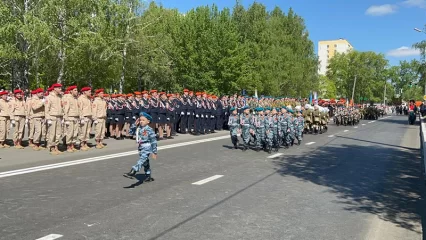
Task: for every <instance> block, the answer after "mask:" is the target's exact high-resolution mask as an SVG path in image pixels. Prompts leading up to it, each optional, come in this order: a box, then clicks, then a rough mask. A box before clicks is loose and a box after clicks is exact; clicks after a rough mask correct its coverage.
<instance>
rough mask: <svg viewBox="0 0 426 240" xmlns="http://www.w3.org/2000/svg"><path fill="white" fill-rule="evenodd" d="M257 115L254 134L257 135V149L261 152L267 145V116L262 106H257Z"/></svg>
mask: <svg viewBox="0 0 426 240" xmlns="http://www.w3.org/2000/svg"><path fill="white" fill-rule="evenodd" d="M256 112H257V115H256V116H253V123H252V125H253V129H254V134H255V135H256V144H255V145H256V151H257V152H259V151H260V149H261V148H262V147H263V146H264V145H265V134H266V133H265V119H266V118H265V116H264V112H263V108H262V107H258V108H256Z"/></svg>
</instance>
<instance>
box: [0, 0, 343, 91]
mask: <svg viewBox="0 0 426 240" xmlns="http://www.w3.org/2000/svg"><path fill="white" fill-rule="evenodd" d="M0 14H1V16H2V17H1V18H0V33H1V35H0V43H1V44H0V84H1V85H3V86H6V87H22V88H27V87H30V88H35V87H46V86H48V85H50V84H52V83H53V82H62V83H64V84H65V85H71V84H77V85H78V86H80V87H81V86H83V85H91V86H93V87H96V88H98V87H104V88H106V89H108V91H114V90H117V91H132V90H141V89H150V88H157V89H160V90H164V91H178V90H182V89H183V88H190V89H193V90H196V91H209V92H212V93H217V94H219V93H235V92H239V91H240V90H241V89H246V90H247V91H248V93H250V94H252V93H254V90H255V89H258V91H259V92H260V93H261V94H265V95H273V96H279V95H286V96H297V97H298V96H304V97H305V96H307V95H308V94H309V91H311V90H314V89H316V88H317V87H316V86H317V85H318V83H319V79H318V75H317V66H318V61H317V57H316V55H315V51H314V44H313V42H312V41H311V40H310V39H309V34H308V32H307V30H306V27H305V24H304V21H303V18H302V17H300V16H299V15H297V14H296V13H295V12H294V11H293V10H292V9H289V10H288V11H287V12H284V11H283V10H282V9H280V8H278V7H276V8H275V9H273V10H272V11H267V10H266V7H265V6H264V5H262V4H260V3H257V2H255V3H253V4H252V5H251V6H249V7H248V8H244V7H243V6H242V5H241V4H240V3H239V1H237V3H236V5H235V6H234V7H233V9H228V8H224V9H218V7H217V6H215V5H213V6H200V7H197V8H194V9H191V10H190V11H188V12H187V13H185V14H182V13H180V12H179V11H178V10H176V9H167V8H164V7H162V6H159V5H157V4H155V3H154V2H151V3H149V4H148V5H143V4H141V2H140V1H137V0H120V1H118V0H98V1H84V0H66V1H65V0H24V1H1V2H0ZM339 86H340V85H339Z"/></svg>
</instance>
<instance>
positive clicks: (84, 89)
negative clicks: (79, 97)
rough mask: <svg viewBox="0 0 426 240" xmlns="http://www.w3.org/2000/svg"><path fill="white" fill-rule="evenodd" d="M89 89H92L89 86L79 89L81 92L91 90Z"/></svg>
mask: <svg viewBox="0 0 426 240" xmlns="http://www.w3.org/2000/svg"><path fill="white" fill-rule="evenodd" d="M91 90H92V88H91V87H84V88H82V89H81V91H82V92H86V91H91Z"/></svg>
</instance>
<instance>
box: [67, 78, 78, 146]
mask: <svg viewBox="0 0 426 240" xmlns="http://www.w3.org/2000/svg"><path fill="white" fill-rule="evenodd" d="M68 92H69V93H68V94H66V95H65V96H64V98H63V105H64V121H65V136H66V137H65V141H66V145H67V152H70V153H72V152H75V151H77V149H76V148H75V144H76V142H77V136H78V127H79V120H80V109H79V106H78V98H77V96H78V89H77V86H71V87H69V88H68Z"/></svg>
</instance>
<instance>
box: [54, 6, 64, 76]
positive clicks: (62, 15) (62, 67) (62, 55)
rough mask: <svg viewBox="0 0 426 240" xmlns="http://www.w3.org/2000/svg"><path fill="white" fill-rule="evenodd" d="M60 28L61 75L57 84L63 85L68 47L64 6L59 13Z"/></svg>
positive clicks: (59, 56)
mask: <svg viewBox="0 0 426 240" xmlns="http://www.w3.org/2000/svg"><path fill="white" fill-rule="evenodd" d="M58 18H59V27H60V28H61V39H60V40H61V47H60V49H59V53H58V58H59V62H60V63H59V64H60V67H59V74H58V78H57V80H56V82H57V83H62V81H63V78H64V75H65V60H66V56H67V55H66V46H65V41H66V34H67V26H66V8H65V6H64V8H63V9H62V10H61V12H59V16H58Z"/></svg>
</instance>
